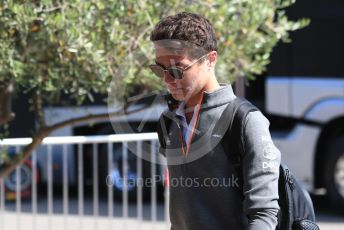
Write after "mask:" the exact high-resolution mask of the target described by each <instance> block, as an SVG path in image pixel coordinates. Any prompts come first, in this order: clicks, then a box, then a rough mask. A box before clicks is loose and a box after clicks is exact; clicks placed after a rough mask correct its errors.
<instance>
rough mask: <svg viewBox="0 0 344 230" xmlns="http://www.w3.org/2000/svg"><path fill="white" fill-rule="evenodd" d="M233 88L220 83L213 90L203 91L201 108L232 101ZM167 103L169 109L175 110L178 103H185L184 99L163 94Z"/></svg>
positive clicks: (233, 95) (178, 105)
mask: <svg viewBox="0 0 344 230" xmlns="http://www.w3.org/2000/svg"><path fill="white" fill-rule="evenodd" d="M235 97H236V96H235V94H234V92H233V88H232V86H231V85H229V84H222V83H221V84H220V87H219V88H218V89H216V90H214V91H213V92H207V91H204V92H203V100H202V108H201V109H205V108H212V107H216V106H220V105H223V104H226V103H228V102H230V101H232V100H233V99H234V98H235ZM165 99H166V101H167V105H168V108H169V110H170V111H175V110H177V109H178V108H179V107H180V103H182V104H185V102H184V101H177V100H175V99H174V98H173V97H172V95H171V94H167V95H166V96H165Z"/></svg>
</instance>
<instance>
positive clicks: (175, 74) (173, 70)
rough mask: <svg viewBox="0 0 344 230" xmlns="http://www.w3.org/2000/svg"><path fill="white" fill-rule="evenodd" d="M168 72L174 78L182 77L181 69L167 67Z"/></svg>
mask: <svg viewBox="0 0 344 230" xmlns="http://www.w3.org/2000/svg"><path fill="white" fill-rule="evenodd" d="M168 73H169V74H170V75H171V76H172V77H173V78H174V79H182V77H183V70H181V69H178V68H169V69H168Z"/></svg>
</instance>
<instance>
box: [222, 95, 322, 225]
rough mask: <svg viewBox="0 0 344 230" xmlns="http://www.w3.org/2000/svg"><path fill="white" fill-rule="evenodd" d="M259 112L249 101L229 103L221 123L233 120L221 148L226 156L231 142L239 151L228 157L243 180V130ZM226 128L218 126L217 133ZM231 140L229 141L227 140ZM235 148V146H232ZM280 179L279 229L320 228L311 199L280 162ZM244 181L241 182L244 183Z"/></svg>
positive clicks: (237, 99)
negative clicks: (249, 118) (250, 116)
mask: <svg viewBox="0 0 344 230" xmlns="http://www.w3.org/2000/svg"><path fill="white" fill-rule="evenodd" d="M253 111H259V110H258V108H257V107H255V106H254V105H252V104H251V103H250V102H249V101H248V100H246V99H244V98H240V97H237V98H235V99H234V100H233V101H231V102H229V103H228V106H227V107H226V108H225V110H224V112H223V113H222V115H221V118H220V119H219V120H220V121H223V119H225V118H227V119H228V118H230V117H232V119H231V120H230V124H229V128H227V130H223V133H225V135H224V136H223V138H222V141H221V143H222V146H223V147H224V150H225V152H226V153H228V152H229V151H228V150H229V145H230V143H235V144H236V148H237V149H236V151H231V153H233V154H234V156H233V155H232V154H227V156H228V157H229V158H230V160H231V162H232V165H233V167H234V171H235V172H236V174H237V176H238V177H239V179H240V178H242V173H241V172H242V170H241V154H242V153H243V152H244V149H243V148H244V146H243V145H242V143H243V141H242V140H240V139H239V138H243V131H244V130H243V129H244V127H245V120H246V117H247V115H248V114H249V113H250V112H253ZM222 127H228V126H223V125H221V124H219V125H218V126H217V128H216V129H217V130H218V129H221V128H222ZM228 140H229V141H228ZM232 146H233V145H232ZM279 170H280V176H279V180H278V193H279V200H278V204H279V206H280V211H279V214H278V227H277V229H279V230H301V229H304V230H318V229H319V227H318V226H317V225H316V223H315V214H314V208H313V203H312V200H311V198H310V196H309V194H308V192H307V191H306V189H305V188H304V187H303V186H302V185H301V184H300V183H299V182H298V181H297V179H296V178H295V176H294V175H293V174H292V173H291V171H290V170H289V169H288V167H287V166H286V165H285V164H284V163H281V165H280V168H279ZM241 181H242V180H241Z"/></svg>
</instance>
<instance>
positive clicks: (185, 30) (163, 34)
mask: <svg viewBox="0 0 344 230" xmlns="http://www.w3.org/2000/svg"><path fill="white" fill-rule="evenodd" d="M165 39H175V40H181V41H185V42H186V43H189V44H192V45H194V46H196V47H198V48H199V49H198V51H195V49H193V51H189V52H188V54H189V56H190V57H191V58H198V57H200V56H201V55H204V54H206V53H208V52H210V51H213V50H215V51H217V41H216V38H215V33H214V28H213V26H212V24H211V23H210V22H209V21H208V20H207V19H206V18H204V17H202V16H200V15H198V14H195V13H189V12H182V13H178V14H176V15H172V16H167V17H165V18H163V19H162V20H161V21H160V22H159V23H158V24H157V25H156V26H155V28H154V30H153V31H152V33H151V36H150V40H151V41H153V42H155V41H160V40H165ZM200 50H201V51H200Z"/></svg>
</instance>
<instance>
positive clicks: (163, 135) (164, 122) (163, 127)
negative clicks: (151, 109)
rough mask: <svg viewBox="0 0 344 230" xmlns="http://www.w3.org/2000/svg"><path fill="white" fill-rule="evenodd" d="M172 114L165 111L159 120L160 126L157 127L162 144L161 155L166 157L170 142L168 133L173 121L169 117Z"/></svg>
mask: <svg viewBox="0 0 344 230" xmlns="http://www.w3.org/2000/svg"><path fill="white" fill-rule="evenodd" d="M169 116H171V115H170V112H169V111H167V110H166V111H164V112H163V113H162V114H161V115H160V118H159V121H158V125H157V133H158V137H159V143H160V149H159V151H160V153H161V154H162V155H164V156H166V154H165V151H166V146H167V144H166V143H168V142H169V135H168V132H169V130H170V126H171V123H172V119H171V118H170V117H169Z"/></svg>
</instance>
